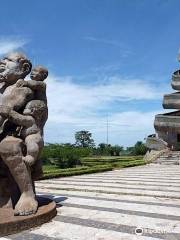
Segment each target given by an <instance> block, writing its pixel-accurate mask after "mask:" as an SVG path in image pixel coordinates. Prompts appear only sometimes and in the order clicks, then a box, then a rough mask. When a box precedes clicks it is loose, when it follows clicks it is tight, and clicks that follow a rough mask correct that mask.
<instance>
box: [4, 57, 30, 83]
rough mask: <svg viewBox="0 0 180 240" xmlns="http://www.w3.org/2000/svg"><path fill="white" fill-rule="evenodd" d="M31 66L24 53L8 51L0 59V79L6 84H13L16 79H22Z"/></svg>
mask: <svg viewBox="0 0 180 240" xmlns="http://www.w3.org/2000/svg"><path fill="white" fill-rule="evenodd" d="M31 68H32V64H31V62H30V60H28V59H27V57H26V56H25V55H24V54H22V53H18V52H13V53H10V54H8V55H7V56H5V57H4V58H3V59H1V60H0V81H1V82H5V83H7V84H8V85H11V84H14V83H16V82H17V80H18V79H24V78H25V77H26V76H27V75H28V74H29V73H30V71H31Z"/></svg>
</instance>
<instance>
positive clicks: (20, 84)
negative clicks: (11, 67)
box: [16, 79, 46, 90]
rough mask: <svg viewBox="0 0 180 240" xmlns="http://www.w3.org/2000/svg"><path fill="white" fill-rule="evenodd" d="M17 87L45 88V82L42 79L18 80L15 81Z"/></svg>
mask: <svg viewBox="0 0 180 240" xmlns="http://www.w3.org/2000/svg"><path fill="white" fill-rule="evenodd" d="M16 86H17V87H29V88H30V89H32V90H42V89H43V90H46V84H45V83H44V82H42V81H35V80H28V81H24V80H22V79H21V80H18V81H17V83H16Z"/></svg>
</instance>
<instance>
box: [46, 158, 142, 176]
mask: <svg viewBox="0 0 180 240" xmlns="http://www.w3.org/2000/svg"><path fill="white" fill-rule="evenodd" d="M81 163H82V165H81V166H77V167H75V168H65V169H61V168H58V167H57V166H55V165H44V166H43V172H44V176H43V177H42V179H48V178H55V177H66V176H74V175H81V174H87V173H97V172H104V171H110V170H113V169H116V168H124V167H133V166H138V165H144V164H145V162H144V160H143V156H119V157H110V156H106V157H86V158H82V159H81Z"/></svg>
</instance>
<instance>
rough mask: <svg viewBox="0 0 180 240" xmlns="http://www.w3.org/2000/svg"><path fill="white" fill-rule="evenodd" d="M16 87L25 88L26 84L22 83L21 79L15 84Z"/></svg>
mask: <svg viewBox="0 0 180 240" xmlns="http://www.w3.org/2000/svg"><path fill="white" fill-rule="evenodd" d="M16 86H17V87H27V82H26V81H24V80H23V79H19V80H18V81H17V82H16Z"/></svg>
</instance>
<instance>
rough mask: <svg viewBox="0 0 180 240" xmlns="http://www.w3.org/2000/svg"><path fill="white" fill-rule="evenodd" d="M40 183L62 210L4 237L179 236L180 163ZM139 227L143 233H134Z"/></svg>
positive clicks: (109, 239)
mask: <svg viewBox="0 0 180 240" xmlns="http://www.w3.org/2000/svg"><path fill="white" fill-rule="evenodd" d="M36 186H37V191H38V193H39V194H42V195H48V196H49V197H50V198H53V199H54V200H55V201H56V202H57V207H58V208H57V210H58V215H57V216H56V218H54V220H53V221H51V222H49V223H47V224H44V225H42V226H41V227H38V228H35V229H32V230H31V231H25V232H23V233H21V234H16V235H11V236H8V237H4V238H0V239H1V240H9V239H14V240H15V239H16V240H20V239H24V240H29V239H36V240H49V239H60V240H95V239H96V240H103V239H106V240H136V239H140V240H153V239H154V240H158V239H168V240H175V239H176V240H179V239H180V221H179V220H180V166H176V165H159V164H150V165H146V166H139V167H133V168H126V169H122V170H115V171H112V172H104V173H98V174H91V175H81V176H74V177H68V178H60V179H51V180H45V181H39V182H38V183H37V184H36ZM136 228H141V229H143V235H137V234H135V229H136Z"/></svg>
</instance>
